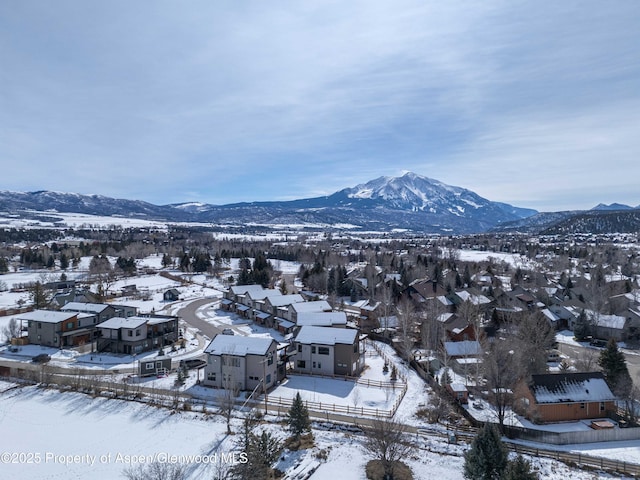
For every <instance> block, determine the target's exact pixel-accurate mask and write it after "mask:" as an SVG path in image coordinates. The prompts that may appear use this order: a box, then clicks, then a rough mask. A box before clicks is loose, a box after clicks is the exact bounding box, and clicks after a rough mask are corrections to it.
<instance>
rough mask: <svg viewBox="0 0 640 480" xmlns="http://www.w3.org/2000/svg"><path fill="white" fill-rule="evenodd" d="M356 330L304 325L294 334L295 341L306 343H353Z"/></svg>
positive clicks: (356, 334) (356, 333)
mask: <svg viewBox="0 0 640 480" xmlns="http://www.w3.org/2000/svg"><path fill="white" fill-rule="evenodd" d="M357 337H358V330H353V329H350V328H333V327H315V326H304V327H302V328H301V329H300V331H299V332H298V335H297V336H296V342H298V343H303V344H307V345H311V344H315V345H335V344H337V343H341V344H347V345H353V343H354V342H355V341H356V338H357Z"/></svg>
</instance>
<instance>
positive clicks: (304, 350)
mask: <svg viewBox="0 0 640 480" xmlns="http://www.w3.org/2000/svg"><path fill="white" fill-rule="evenodd" d="M293 346H294V353H293V355H292V357H293V361H294V366H293V369H294V371H296V372H302V373H310V374H321V375H345V376H355V375H358V374H359V373H360V371H361V370H362V361H363V359H362V357H361V355H360V334H359V332H358V330H354V329H350V328H332V327H316V326H304V327H302V328H300V331H299V332H298V334H297V335H296V337H295V339H294V342H293Z"/></svg>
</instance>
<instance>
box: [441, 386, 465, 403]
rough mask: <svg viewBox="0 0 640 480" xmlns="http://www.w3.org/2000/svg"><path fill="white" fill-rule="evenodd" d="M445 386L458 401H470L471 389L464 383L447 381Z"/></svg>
mask: <svg viewBox="0 0 640 480" xmlns="http://www.w3.org/2000/svg"><path fill="white" fill-rule="evenodd" d="M444 388H445V390H446V391H447V392H449V394H450V395H451V396H452V397H453V399H454V400H455V401H456V402H458V403H469V390H467V387H466V386H465V385H464V383H447V384H445V386H444Z"/></svg>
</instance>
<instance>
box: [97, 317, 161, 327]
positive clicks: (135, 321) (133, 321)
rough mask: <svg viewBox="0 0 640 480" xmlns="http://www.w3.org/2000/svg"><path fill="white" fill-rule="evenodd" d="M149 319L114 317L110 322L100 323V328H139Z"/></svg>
mask: <svg viewBox="0 0 640 480" xmlns="http://www.w3.org/2000/svg"><path fill="white" fill-rule="evenodd" d="M148 320H149V319H148V318H144V317H127V318H125V317H113V318H110V319H109V320H107V321H105V322H102V323H99V324H98V328H108V329H109V330H119V329H121V328H138V327H140V326H142V325H144V324H145V323H147V321H148Z"/></svg>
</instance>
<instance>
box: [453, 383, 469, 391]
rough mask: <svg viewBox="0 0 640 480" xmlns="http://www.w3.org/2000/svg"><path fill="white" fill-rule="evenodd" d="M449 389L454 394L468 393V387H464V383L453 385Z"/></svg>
mask: <svg viewBox="0 0 640 480" xmlns="http://www.w3.org/2000/svg"><path fill="white" fill-rule="evenodd" d="M449 388H450V389H451V391H452V392H456V393H457V392H466V391H467V387H465V386H464V383H451V384H450V385H449Z"/></svg>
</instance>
